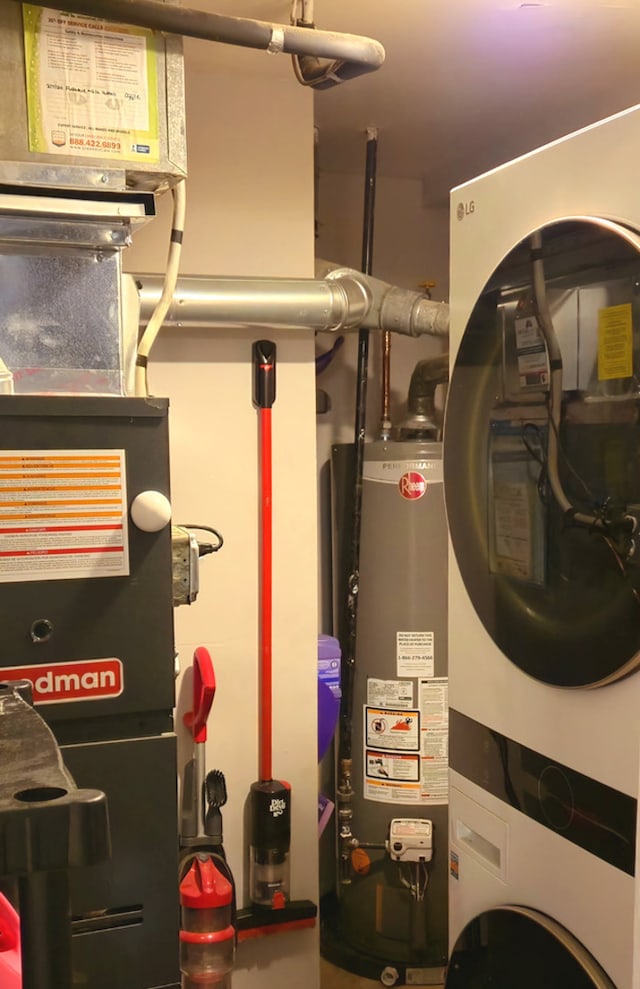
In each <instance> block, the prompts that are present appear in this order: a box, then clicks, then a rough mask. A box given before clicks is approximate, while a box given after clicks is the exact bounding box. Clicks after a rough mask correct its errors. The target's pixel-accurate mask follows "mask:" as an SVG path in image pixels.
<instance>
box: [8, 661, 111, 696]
mask: <svg viewBox="0 0 640 989" xmlns="http://www.w3.org/2000/svg"><path fill="white" fill-rule="evenodd" d="M0 678H1V679H2V680H30V681H31V685H32V687H33V703H34V704H63V703H69V702H70V701H98V700H104V699H105V698H109V697H119V696H120V694H121V693H122V690H123V686H124V677H123V673H122V663H121V661H120V660H119V659H87V660H81V661H79V662H69V663H50V664H44V665H40V666H12V667H10V668H9V669H6V668H5V669H2V670H0Z"/></svg>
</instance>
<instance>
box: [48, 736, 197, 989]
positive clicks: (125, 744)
mask: <svg viewBox="0 0 640 989" xmlns="http://www.w3.org/2000/svg"><path fill="white" fill-rule="evenodd" d="M62 755H63V758H64V761H65V764H66V766H67V768H68V769H69V771H70V772H71V774H72V776H73V778H74V780H75V781H76V783H77V785H78V786H81V787H88V786H92V787H96V788H97V789H99V790H102V791H103V792H104V793H106V795H107V802H108V807H109V819H110V826H111V842H112V849H113V854H112V858H111V860H110V861H109V862H105V863H103V864H100V865H98V866H92V867H91V868H88V869H83V870H77V871H75V872H72V874H71V879H72V885H71V901H72V912H73V917H74V923H73V932H74V936H73V971H74V985H75V986H78V987H86V989H155V987H160V986H163V987H164V986H169V985H174V984H178V983H179V981H180V974H179V970H178V929H179V905H178V834H177V814H176V775H177V768H176V740H175V736H174V735H165V736H160V737H156V738H142V739H131V740H127V741H115V742H100V743H92V744H88V745H70V746H64V747H63V748H62Z"/></svg>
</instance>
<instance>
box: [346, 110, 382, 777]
mask: <svg viewBox="0 0 640 989" xmlns="http://www.w3.org/2000/svg"><path fill="white" fill-rule="evenodd" d="M377 154H378V133H377V131H376V130H373V129H370V130H368V131H367V158H366V169H365V184H364V218H363V229H362V271H363V272H364V273H365V275H370V274H371V273H372V271H371V269H372V264H373V227H374V213H375V201H376V172H377ZM368 377H369V331H368V330H362V329H361V330H360V332H359V334H358V370H357V379H356V414H355V437H354V446H355V451H354V475H355V476H354V487H353V509H352V528H351V554H350V567H349V581H348V586H347V609H346V612H347V613H346V639H347V641H346V652H345V656H344V658H343V666H342V704H341V709H340V759H351V742H352V716H353V687H354V679H355V664H356V628H357V620H358V590H359V584H360V530H361V525H362V467H363V462H364V444H365V435H366V418H367V382H368Z"/></svg>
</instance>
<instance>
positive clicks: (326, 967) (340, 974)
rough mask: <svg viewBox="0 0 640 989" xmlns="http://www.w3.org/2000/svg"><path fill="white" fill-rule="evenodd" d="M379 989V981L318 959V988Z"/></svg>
mask: <svg viewBox="0 0 640 989" xmlns="http://www.w3.org/2000/svg"><path fill="white" fill-rule="evenodd" d="M374 986H377V989H381V984H380V982H377V981H376V982H373V981H372V980H371V979H362V978H360V976H359V975H352V973H351V972H345V971H344V970H343V969H341V968H336V967H335V965H330V964H329V962H327V961H325V960H324V958H321V959H320V989H373V987H374ZM430 989H444V987H443V986H431V987H430Z"/></svg>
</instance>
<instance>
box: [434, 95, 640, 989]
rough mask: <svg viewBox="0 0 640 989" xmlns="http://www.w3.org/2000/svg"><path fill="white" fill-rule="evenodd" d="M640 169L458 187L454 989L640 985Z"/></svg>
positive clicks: (614, 124) (631, 160) (451, 510)
mask: <svg viewBox="0 0 640 989" xmlns="http://www.w3.org/2000/svg"><path fill="white" fill-rule="evenodd" d="M639 162H640V107H633V108H632V109H630V110H628V111H625V112H624V113H621V114H618V115H616V116H614V117H611V118H608V119H607V120H604V121H602V122H599V123H597V124H595V125H593V126H592V127H588V128H586V129H585V130H582V131H579V132H577V133H575V134H571V135H570V136H568V137H567V138H564V139H563V140H560V141H557V142H555V143H553V144H550V145H548V146H546V147H544V148H542V149H540V150H538V151H536V152H534V153H531V154H529V155H526V156H524V157H522V158H519V159H517V160H516V161H514V162H511V163H510V164H508V165H505V166H503V167H501V168H498V169H496V170H494V171H492V172H489V173H487V174H486V175H483V176H481V177H480V178H478V179H475V180H474V181H472V182H470V183H468V184H466V185H464V186H461V187H459V188H457V189H455V190H454V191H453V193H452V216H451V224H452V226H451V234H452V243H451V320H452V324H451V336H452V339H451V349H452V357H453V371H452V378H451V386H450V392H449V399H448V409H447V418H446V423H445V439H444V470H445V496H446V501H447V512H448V521H449V528H450V534H451V542H452V546H453V553H452V557H451V561H450V570H449V572H450V612H449V613H450V630H449V649H450V658H449V669H450V687H449V698H450V705H451V712H450V765H451V788H450V829H451V831H450V880H449V882H450V939H451V949H452V955H451V959H450V964H449V971H448V978H447V989H463V987H464V989H476V987H485V986H487V987H489V986H490V987H491V989H539V987H544V989H561V987H562V989H587V987H593V986H598V987H601V989H604V987H609V989H611V987H615V989H638V987H640V902H639V885H640V884H638V883H637V882H636V875H637V871H638V864H637V860H638V854H637V834H638V827H637V810H638V794H639V777H640V760H639V752H640V672H637V671H636V670H637V668H638V667H640V542H639V544H638V546H637V548H636V542H637V541H639V539H640V533H639V532H636V527H638V519H639V518H640V169H639ZM638 528H639V529H640V527H638Z"/></svg>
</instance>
